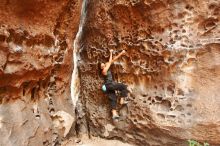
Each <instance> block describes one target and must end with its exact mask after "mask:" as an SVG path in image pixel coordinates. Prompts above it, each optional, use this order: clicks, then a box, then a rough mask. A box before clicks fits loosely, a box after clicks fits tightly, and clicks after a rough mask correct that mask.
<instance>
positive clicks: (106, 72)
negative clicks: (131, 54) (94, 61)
mask: <svg viewBox="0 0 220 146" xmlns="http://www.w3.org/2000/svg"><path fill="white" fill-rule="evenodd" d="M112 53H113V50H110V57H109V61H108V62H106V63H100V64H99V65H100V68H101V74H102V75H103V76H104V84H103V85H102V90H103V91H104V93H105V94H107V96H108V98H109V100H110V103H111V108H112V109H111V112H112V119H113V120H118V119H119V115H118V112H117V110H116V105H117V95H116V93H115V92H116V91H119V92H120V96H121V97H120V104H121V105H124V104H127V101H126V100H125V98H126V97H127V95H128V89H127V86H126V85H125V84H123V83H117V82H115V81H114V80H113V77H112V73H111V71H110V66H111V65H112V63H114V62H115V61H116V60H117V59H118V58H120V57H121V56H122V55H124V54H125V53H126V51H125V50H123V51H122V52H120V53H119V54H118V55H117V56H116V57H114V58H112Z"/></svg>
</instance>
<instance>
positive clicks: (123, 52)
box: [112, 50, 126, 63]
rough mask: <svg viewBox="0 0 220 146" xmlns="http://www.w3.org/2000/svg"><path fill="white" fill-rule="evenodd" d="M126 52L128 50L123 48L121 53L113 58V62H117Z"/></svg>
mask: <svg viewBox="0 0 220 146" xmlns="http://www.w3.org/2000/svg"><path fill="white" fill-rule="evenodd" d="M125 53H126V51H125V50H123V51H122V52H121V53H119V54H118V55H117V56H116V57H114V58H113V59H112V63H113V62H115V61H116V60H117V59H118V58H120V57H121V56H122V55H124V54H125Z"/></svg>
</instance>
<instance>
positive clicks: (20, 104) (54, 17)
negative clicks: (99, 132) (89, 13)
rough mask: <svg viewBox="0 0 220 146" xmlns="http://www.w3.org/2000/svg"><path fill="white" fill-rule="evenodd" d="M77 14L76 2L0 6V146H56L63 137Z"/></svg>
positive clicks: (25, 0) (17, 1)
mask: <svg viewBox="0 0 220 146" xmlns="http://www.w3.org/2000/svg"><path fill="white" fill-rule="evenodd" d="M80 9H81V1H78V0H69V1H68V0H56V1H54V0H1V2H0V103H1V104H0V131H1V132H0V133H1V134H0V137H1V140H0V145H5V146H6V145H7V146H15V145H16V146H25V145H28V146H46V145H59V144H60V143H61V141H62V139H63V137H65V136H66V135H67V134H68V133H69V131H70V128H71V126H72V123H73V121H74V109H73V106H72V101H71V97H70V81H71V79H70V78H71V74H72V69H73V66H72V64H73V63H72V52H73V41H74V38H75V35H76V32H77V30H78V26H79V17H80ZM70 134H73V132H72V133H71V132H70Z"/></svg>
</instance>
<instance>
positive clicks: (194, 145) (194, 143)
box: [188, 140, 210, 146]
mask: <svg viewBox="0 0 220 146" xmlns="http://www.w3.org/2000/svg"><path fill="white" fill-rule="evenodd" d="M188 142H189V146H210V145H209V144H208V143H207V142H205V143H203V145H202V144H200V143H199V142H197V141H195V140H188Z"/></svg>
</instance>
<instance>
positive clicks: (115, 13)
mask: <svg viewBox="0 0 220 146" xmlns="http://www.w3.org/2000/svg"><path fill="white" fill-rule="evenodd" d="M87 2H88V4H87V7H86V8H87V14H86V21H85V25H84V27H83V36H82V38H81V44H82V48H81V52H80V56H81V58H80V61H79V71H80V80H81V98H80V100H81V102H82V103H83V104H84V106H83V109H84V111H85V113H86V114H85V116H86V119H87V122H88V127H89V133H90V134H91V135H96V136H101V137H105V138H116V139H120V140H123V141H127V142H131V143H134V144H137V145H168V146H170V145H178V146H181V145H186V144H187V140H188V139H195V140H197V141H199V142H208V143H210V144H212V145H219V144H220V112H219V111H220V98H219V93H220V86H219V85H220V84H219V82H220V38H219V35H220V22H219V21H220V1H219V0H206V1H203V0H177V1H176V0H126V1H125V0H124V1H122V0H112V1H108V0H102V1H87ZM114 48H115V49H114ZM109 49H114V50H115V52H119V51H120V50H122V49H125V50H127V55H126V56H123V57H122V58H121V59H119V60H118V61H117V62H116V63H115V64H114V65H113V67H112V71H113V74H114V77H115V80H116V81H118V82H124V83H126V84H127V85H128V86H129V88H130V89H131V95H130V102H129V104H128V108H127V109H126V108H122V109H121V111H120V114H121V115H124V116H123V117H124V118H123V119H122V120H121V121H120V122H119V123H117V124H115V125H114V124H113V123H112V120H111V114H110V106H109V101H108V99H107V97H106V96H105V95H104V94H103V93H102V91H101V84H102V83H103V78H102V77H101V76H100V75H99V71H98V62H99V61H101V62H103V61H107V60H108V56H109ZM116 54H117V53H116ZM82 116H83V115H82ZM82 116H81V117H80V118H82Z"/></svg>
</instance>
